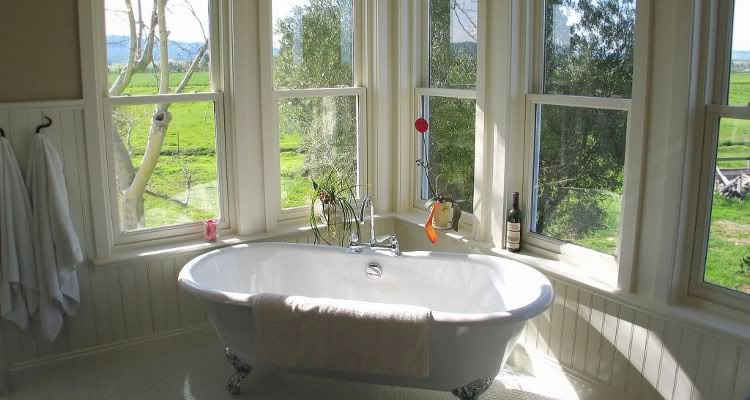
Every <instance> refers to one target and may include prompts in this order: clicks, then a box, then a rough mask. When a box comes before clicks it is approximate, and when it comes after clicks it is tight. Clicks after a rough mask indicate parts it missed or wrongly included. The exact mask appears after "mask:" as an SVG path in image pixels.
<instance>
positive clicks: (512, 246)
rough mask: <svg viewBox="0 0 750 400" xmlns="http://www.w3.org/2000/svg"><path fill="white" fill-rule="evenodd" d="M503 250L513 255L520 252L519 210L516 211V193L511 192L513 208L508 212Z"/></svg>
mask: <svg viewBox="0 0 750 400" xmlns="http://www.w3.org/2000/svg"><path fill="white" fill-rule="evenodd" d="M506 229H507V232H506V235H505V248H506V249H508V251H510V252H513V253H518V252H519V251H521V210H520V209H518V192H513V208H511V209H510V211H508V218H507V228H506Z"/></svg>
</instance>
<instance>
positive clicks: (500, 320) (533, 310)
mask: <svg viewBox="0 0 750 400" xmlns="http://www.w3.org/2000/svg"><path fill="white" fill-rule="evenodd" d="M269 244H273V245H284V247H318V246H316V245H312V244H305V243H285V242H261V243H246V244H238V245H234V246H230V247H224V248H221V249H216V250H212V251H210V252H207V253H204V254H201V255H199V256H197V257H195V258H193V259H191V260H190V261H188V262H187V263H186V264H185V266H184V267H183V268H182V270H181V271H180V274H179V276H178V279H177V282H178V286H179V287H180V289H182V290H185V291H186V292H188V293H190V294H192V295H194V296H196V297H199V298H201V299H203V300H206V301H210V302H213V303H220V304H234V305H240V306H245V307H248V308H252V307H253V305H254V303H255V298H256V297H257V296H259V295H261V294H264V293H237V292H227V291H221V290H216V289H211V288H207V287H205V286H202V285H200V284H198V283H197V282H196V281H195V280H194V279H192V276H190V270H191V269H192V268H193V267H194V266H195V265H197V264H198V263H200V262H201V261H202V260H203V259H205V258H209V257H211V256H213V255H215V254H217V253H219V252H226V251H233V250H234V251H237V250H238V249H240V248H242V249H244V248H247V247H255V246H262V245H269ZM328 249H330V250H332V251H341V252H346V249H345V248H337V247H328ZM426 253H430V254H436V255H447V256H449V257H456V256H469V255H471V256H480V257H491V258H499V259H502V260H505V261H510V262H513V263H517V264H521V265H523V266H525V267H526V268H529V270H530V271H531V272H532V274H534V275H536V276H537V278H539V281H540V284H541V290H540V293H539V296H537V298H536V299H534V301H532V302H530V303H528V304H526V305H524V306H523V307H518V308H515V309H512V310H507V311H500V312H493V313H477V314H464V313H451V312H443V311H434V310H430V313H431V316H432V318H431V323H433V324H436V325H452V326H478V325H493V324H506V323H508V324H509V323H514V322H519V321H526V320H529V319H532V318H534V317H536V316H537V315H539V314H541V313H543V312H544V311H545V310H546V309H547V308H549V307H550V306H551V305H552V302H553V301H554V289H553V287H552V283H551V282H550V281H549V279H548V278H547V277H546V276H545V275H544V274H542V273H541V272H539V271H538V270H537V269H536V268H534V267H533V266H530V265H529V264H525V263H523V262H520V261H516V260H510V259H506V258H503V257H498V256H493V255H485V254H464V253H450V252H428V251H408V252H403V255H402V257H403V256H405V257H409V256H412V257H414V256H425V255H426ZM318 298H325V297H318Z"/></svg>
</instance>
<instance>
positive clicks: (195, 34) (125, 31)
mask: <svg viewBox="0 0 750 400" xmlns="http://www.w3.org/2000/svg"><path fill="white" fill-rule="evenodd" d="M186 1H189V2H190V4H192V5H193V7H194V8H195V11H196V13H198V16H199V18H200V19H201V21H202V22H203V24H204V28H208V22H207V21H208V0H170V2H169V3H167V4H168V8H169V10H168V11H167V12H168V15H167V24H168V29H169V31H170V32H171V33H170V39H172V40H174V41H180V42H201V41H203V34H202V33H201V30H200V27H199V25H198V24H197V23H196V21H195V17H193V15H192V14H191V13H190V12H189V11H188V9H187V8H186V7H185V4H186ZM459 1H461V2H463V3H467V5H471V6H472V7H471V8H474V7H473V4H471V3H472V1H471V0H459ZM308 2H309V0H274V1H273V2H272V4H273V16H274V20H276V19H278V18H279V17H283V16H285V15H286V14H288V13H289V10H291V9H292V7H294V6H301V5H305V4H307V3H308ZM141 3H142V6H143V16H144V19H148V16H149V15H150V14H151V5H152V1H151V0H142V1H141ZM105 7H106V20H107V34H108V35H129V34H130V30H129V28H128V21H127V16H126V15H125V14H124V13H123V12H122V11H123V10H124V8H125V2H124V1H123V0H105ZM133 7H134V8H135V9H136V10H135V11H136V15H137V14H138V12H137V7H138V0H133ZM118 11H119V12H118ZM452 19H454V21H452V22H454V23H453V24H452V25H453V29H452V35H451V36H452V39H453V41H454V42H462V41H466V40H469V37H468V35H467V34H466V33H465V32H464V31H463V30H462V29H461V27H460V26H459V24H457V23H455V15H454V16H453V18H452ZM462 19H463V18H462ZM748 20H750V0H736V1H735V21H736V22H735V24H734V36H733V37H734V40H733V43H732V49H733V50H746V51H750V24H748V23H747V21H748ZM462 22H465V21H462ZM464 25H465V26H466V24H464ZM279 39H280V38H278V37H277V36H276V35H274V37H273V42H274V47H278V43H279Z"/></svg>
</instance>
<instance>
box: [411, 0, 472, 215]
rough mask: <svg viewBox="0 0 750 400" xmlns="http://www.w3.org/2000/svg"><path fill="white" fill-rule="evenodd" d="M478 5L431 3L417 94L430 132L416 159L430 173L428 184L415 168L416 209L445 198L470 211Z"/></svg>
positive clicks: (458, 0)
mask: <svg viewBox="0 0 750 400" xmlns="http://www.w3.org/2000/svg"><path fill="white" fill-rule="evenodd" d="M477 3H478V0H430V1H429V5H428V12H427V15H426V16H425V19H426V21H427V24H426V33H427V35H426V36H425V39H424V43H423V49H424V57H425V61H424V63H423V68H422V70H423V71H422V82H421V85H420V87H418V88H417V89H416V95H417V104H418V105H419V107H418V113H419V114H420V115H419V116H421V117H423V118H425V119H426V120H427V121H428V122H429V124H430V129H429V131H428V133H427V134H426V135H427V136H426V137H425V143H426V146H422V142H421V138H418V142H417V149H418V150H419V154H418V157H419V158H421V159H423V160H425V161H426V162H427V163H428V165H429V168H430V182H428V181H427V178H426V177H425V175H424V172H423V171H422V170H421V167H418V168H419V170H418V171H417V174H416V176H417V177H418V182H417V188H418V190H417V198H416V199H415V200H416V203H415V206H416V207H419V208H423V207H424V201H425V200H427V199H429V198H431V197H433V196H435V195H438V196H448V197H450V198H452V199H453V200H455V201H456V202H457V203H458V204H459V205H460V206H461V209H462V210H463V211H465V212H468V213H472V212H473V211H474V209H473V208H474V190H475V188H474V163H475V161H474V153H475V151H474V149H475V147H474V146H475V131H476V129H475V126H476V82H477V53H478V48H477V33H478V29H477V28H478V19H477V7H478V4H477Z"/></svg>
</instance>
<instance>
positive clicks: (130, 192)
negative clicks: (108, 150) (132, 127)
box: [115, 0, 208, 230]
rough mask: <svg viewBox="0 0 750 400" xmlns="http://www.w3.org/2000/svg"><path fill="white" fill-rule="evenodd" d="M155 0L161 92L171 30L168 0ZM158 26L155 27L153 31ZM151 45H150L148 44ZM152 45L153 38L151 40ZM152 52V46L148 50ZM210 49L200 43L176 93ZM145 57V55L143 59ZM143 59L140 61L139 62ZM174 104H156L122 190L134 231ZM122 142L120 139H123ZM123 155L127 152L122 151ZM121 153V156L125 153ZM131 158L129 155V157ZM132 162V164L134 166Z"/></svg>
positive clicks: (126, 221) (165, 88) (125, 221)
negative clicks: (137, 163) (138, 158)
mask: <svg viewBox="0 0 750 400" xmlns="http://www.w3.org/2000/svg"><path fill="white" fill-rule="evenodd" d="M155 1H156V7H155V10H156V15H157V19H158V25H159V52H160V57H159V68H160V77H159V79H160V82H159V94H168V93H169V76H170V67H169V31H167V24H166V19H165V6H166V3H167V1H168V0H155ZM153 30H155V29H152V31H153ZM147 46H148V44H147ZM151 46H153V40H152V41H151ZM147 50H149V52H150V49H147ZM206 51H208V41H206V42H205V43H204V44H203V46H201V48H200V50H199V51H198V53H197V54H196V55H195V58H194V59H193V61H192V62H191V63H190V67H189V68H188V70H187V71H186V72H185V76H184V77H183V78H182V80H181V81H180V83H179V84H178V86H177V88H176V89H175V91H174V92H175V93H181V92H182V91H184V90H185V88H186V87H187V84H188V83H189V82H190V79H191V77H192V76H193V73H194V72H195V70H196V69H197V68H198V65H199V64H200V60H201V59H203V57H204V56H205V54H206ZM144 58H146V56H145V54H144V57H142V59H144ZM139 62H140V61H139ZM170 106H171V103H163V104H157V105H156V108H155V110H154V114H153V116H152V118H151V126H150V128H149V134H148V141H147V143H146V150H145V152H144V154H143V160H142V161H141V165H140V166H139V167H138V170H137V171H134V173H133V174H132V179H131V180H130V181H129V185H128V186H127V188H126V189H125V190H123V191H122V204H121V211H120V212H121V224H122V226H121V228H122V229H123V230H134V229H138V228H142V227H143V226H144V225H145V217H144V207H143V195H144V194H145V193H146V189H147V185H148V182H149V180H150V179H151V176H152V175H153V173H154V170H155V169H156V166H157V164H158V162H159V156H160V155H161V149H162V146H163V145H164V138H165V136H166V134H167V130H168V129H169V124H170V122H172V113H170V112H169V107H170ZM120 142H121V141H120ZM115 150H116V152H120V153H122V152H123V151H125V152H126V150H125V146H124V145H123V146H119V147H118V146H115ZM122 154H124V153H122ZM122 154H121V155H122ZM129 159H130V158H129V157H128V160H129ZM130 170H134V169H133V168H132V164H131V169H130ZM123 171H124V172H125V173H127V171H128V168H127V166H125V167H124V169H123Z"/></svg>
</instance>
